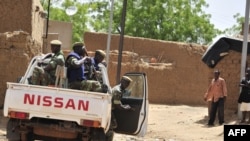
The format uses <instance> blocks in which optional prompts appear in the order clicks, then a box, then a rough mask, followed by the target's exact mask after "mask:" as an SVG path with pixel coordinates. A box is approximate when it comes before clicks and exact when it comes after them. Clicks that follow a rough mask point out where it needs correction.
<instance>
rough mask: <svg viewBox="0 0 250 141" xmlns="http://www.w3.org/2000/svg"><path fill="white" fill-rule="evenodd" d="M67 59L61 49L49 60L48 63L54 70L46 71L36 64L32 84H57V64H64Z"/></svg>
mask: <svg viewBox="0 0 250 141" xmlns="http://www.w3.org/2000/svg"><path fill="white" fill-rule="evenodd" d="M64 63H65V60H64V55H63V52H62V51H60V52H58V53H56V54H54V55H53V56H52V58H51V60H50V61H49V63H48V65H50V66H51V67H52V70H50V71H45V70H44V68H43V67H41V66H36V67H35V68H34V71H33V74H32V84H33V85H43V86H47V85H55V80H56V76H55V72H56V67H57V65H60V66H64Z"/></svg>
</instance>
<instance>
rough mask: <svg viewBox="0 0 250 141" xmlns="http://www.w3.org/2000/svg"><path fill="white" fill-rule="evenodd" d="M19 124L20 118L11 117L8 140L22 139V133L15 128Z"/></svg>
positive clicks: (16, 140)
mask: <svg viewBox="0 0 250 141" xmlns="http://www.w3.org/2000/svg"><path fill="white" fill-rule="evenodd" d="M17 126H18V120H16V119H9V120H8V122H7V129H6V132H7V135H6V137H7V139H8V141H20V140H21V138H20V134H19V132H18V131H17V130H13V129H15V128H16V127H17Z"/></svg>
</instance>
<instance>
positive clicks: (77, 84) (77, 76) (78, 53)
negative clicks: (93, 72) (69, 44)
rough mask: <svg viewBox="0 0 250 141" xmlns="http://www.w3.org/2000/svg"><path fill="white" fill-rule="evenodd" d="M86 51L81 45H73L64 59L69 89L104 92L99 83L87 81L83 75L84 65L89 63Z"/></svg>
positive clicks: (79, 43) (78, 43) (84, 74)
mask: <svg viewBox="0 0 250 141" xmlns="http://www.w3.org/2000/svg"><path fill="white" fill-rule="evenodd" d="M86 55H87V51H86V48H85V46H84V44H83V43H81V42H77V43H75V44H74V45H73V51H72V52H71V53H70V54H69V55H68V56H67V58H66V67H67V78H68V82H69V88H70V89H78V90H86V91H96V92H106V91H104V89H103V88H102V85H101V83H100V82H98V81H96V80H88V79H87V77H86V73H85V65H86V64H87V63H89V62H90V61H91V59H90V58H89V57H86Z"/></svg>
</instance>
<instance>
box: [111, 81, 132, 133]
mask: <svg viewBox="0 0 250 141" xmlns="http://www.w3.org/2000/svg"><path fill="white" fill-rule="evenodd" d="M131 82H132V79H131V78H129V77H127V76H122V78H121V82H120V84H118V85H116V86H114V87H113V88H112V111H113V110H114V109H116V108H118V109H121V108H122V109H125V110H130V109H131V107H130V105H124V104H122V102H121V99H122V97H123V96H124V95H126V96H128V94H130V92H129V90H127V88H128V86H129V85H130V83H131ZM116 127H117V121H116V119H115V116H114V113H113V112H112V115H111V128H112V129H114V128H116Z"/></svg>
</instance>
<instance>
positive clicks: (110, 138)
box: [105, 130, 114, 141]
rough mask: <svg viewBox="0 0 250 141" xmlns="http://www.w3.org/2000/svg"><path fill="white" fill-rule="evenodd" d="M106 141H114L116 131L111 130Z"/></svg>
mask: <svg viewBox="0 0 250 141" xmlns="http://www.w3.org/2000/svg"><path fill="white" fill-rule="evenodd" d="M105 136H106V141H113V138H114V131H112V130H109V131H108V132H107V133H106V135H105Z"/></svg>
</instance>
